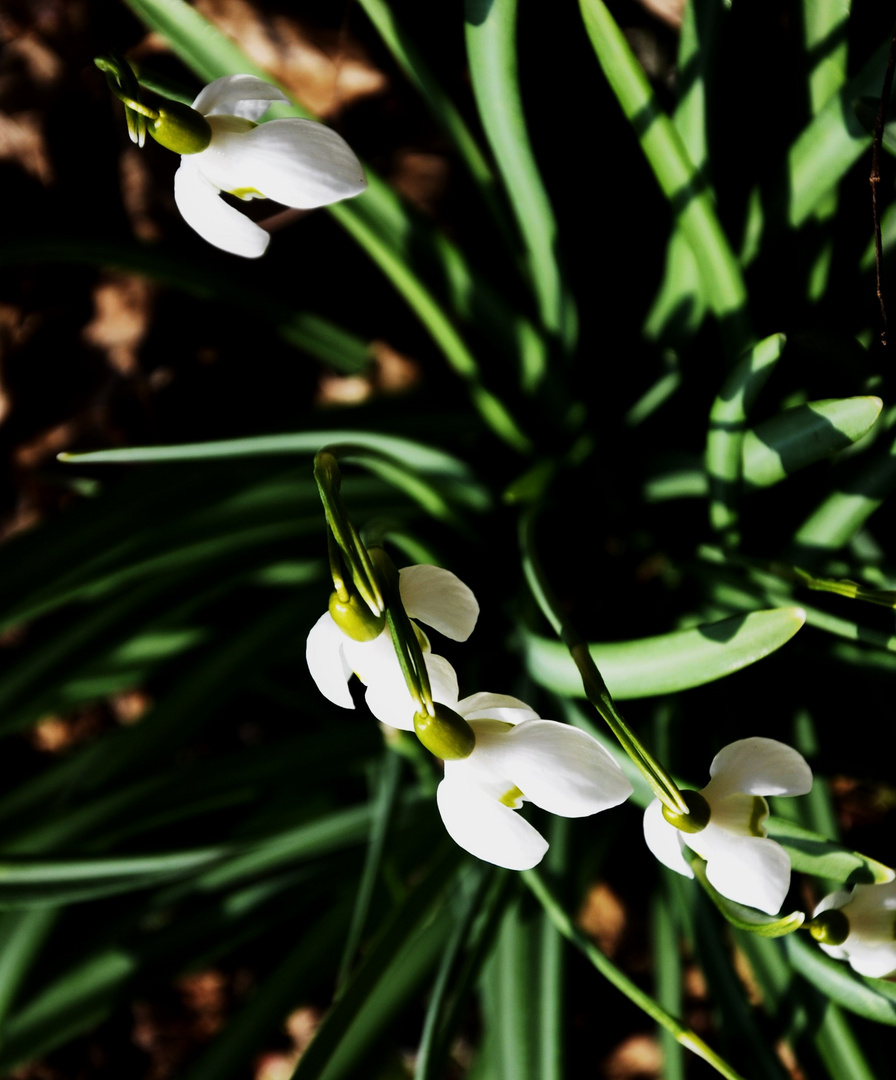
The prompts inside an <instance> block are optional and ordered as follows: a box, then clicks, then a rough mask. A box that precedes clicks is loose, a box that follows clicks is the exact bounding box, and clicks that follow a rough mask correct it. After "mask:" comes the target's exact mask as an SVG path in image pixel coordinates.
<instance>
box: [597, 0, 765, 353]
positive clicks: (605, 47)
mask: <svg viewBox="0 0 896 1080" xmlns="http://www.w3.org/2000/svg"><path fill="white" fill-rule="evenodd" d="M579 6H580V8H581V11H582V17H583V18H584V20H585V27H586V29H587V31H588V35H589V37H590V39H591V44H592V45H593V47H594V51H595V53H596V54H597V58H598V61H599V63H600V66H601V68H602V69H603V72H604V75H605V76H606V78H607V81H608V82H609V84H610V87H611V88H612V90H613V93H614V94H615V95H616V98H617V99H618V101H619V104H620V105H621V106H622V110H623V112H624V113H625V115H626V117H627V118H628V120H629V122H630V123H631V124H632V126H633V127H634V129H635V132H636V134H637V135H638V138H639V140H640V143H641V149H642V150H643V152H644V156H645V157H646V158H647V161H648V163H649V165H650V167H651V169H652V170H653V173H654V176H655V177H656V179H657V182H658V183H659V185H660V187H661V189H662V191H663V194H664V195H665V196H666V198H667V199H668V200H669V201H670V203H671V205H672V208H673V210H674V211H675V213H676V225H677V227H678V228H680V229H681V232H682V234H683V235H684V236H685V237H686V239H687V241H688V243H689V244H690V246H691V249H692V251H693V252H694V255H695V256H696V259H697V263H698V265H699V267H700V272H701V278H702V281H703V292H704V296H705V298H706V301H707V303H708V304H709V305H710V307H711V309H712V311H713V313H714V315H715V316H716V318H717V319H719V320H720V321H721V323H722V328H723V330H724V331H725V332H726V334H727V338H728V341H729V348H730V350H731V351H732V352H733V353H735V354H740V353H741V352H742V351H743V350H744V348H746V347H747V346H748V345H749V344H750V341H751V339H752V336H753V335H752V331H751V330H750V328H749V321H748V317H747V311H746V307H747V291H746V288H745V286H744V282H743V278H742V277H741V272H740V267H739V265H738V262H737V259H736V258H735V256H734V253H733V252H732V250H731V246H730V244H729V243H728V240H727V238H726V236H725V233H724V231H723V229H722V226H721V224H720V223H719V219H718V217H717V216H716V211H715V206H714V205H713V200H712V197H711V195H710V194H709V192H707V191H706V190H705V188H704V186H703V183H702V181H701V179H700V175H699V172H698V170H697V169H696V167H695V166H694V163H693V162H692V161H691V160H690V158H689V156H688V153H687V150H686V149H685V147H684V145H683V143H682V140H681V137H680V136H679V134H678V132H677V131H676V129H675V127H674V126H673V124H672V122H671V120H670V119H669V117H668V116H666V114H665V113H664V112H663V111H662V109H661V108H660V106H659V104H658V102H657V100H656V96H655V94H654V93H653V90H652V89H651V87H650V84H649V83H648V81H647V78H646V76H645V75H644V72H643V71H642V70H641V67H640V65H639V64H638V61H637V59H636V58H635V55H634V53H633V52H632V50H631V48H630V46H629V44H628V42H627V41H626V40H625V37H624V36H623V34H622V32H621V31H620V29H619V27H618V26H617V25H616V22H615V21H614V19H613V17H612V16H611V15H610V13H609V11H608V10H607V8H606V5H605V4H604V3H603V0H580V3H579Z"/></svg>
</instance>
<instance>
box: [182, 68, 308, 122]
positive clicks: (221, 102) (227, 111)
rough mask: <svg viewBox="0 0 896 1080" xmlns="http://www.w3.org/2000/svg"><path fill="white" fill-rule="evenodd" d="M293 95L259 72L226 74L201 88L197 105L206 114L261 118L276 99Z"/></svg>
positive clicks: (195, 104)
mask: <svg viewBox="0 0 896 1080" xmlns="http://www.w3.org/2000/svg"><path fill="white" fill-rule="evenodd" d="M288 100H289V98H288V97H287V96H286V94H284V93H283V92H282V91H281V90H278V89H277V87H276V86H271V84H270V83H267V82H265V81H264V79H259V78H256V76H255V75H222V77H221V78H220V79H215V80H214V81H213V82H210V83H209V84H208V86H205V87H203V89H202V90H200V91H199V94H198V96H197V98H196V100H195V101H194V102H193V108H194V109H196V111H197V112H201V113H202V115H203V116H221V115H226V116H243V117H245V118H246V119H247V120H258V119H259V118H260V117H261V116H263V115H264V113H266V112H267V110H268V109H269V108H270V107H271V103H272V102H274V101H288Z"/></svg>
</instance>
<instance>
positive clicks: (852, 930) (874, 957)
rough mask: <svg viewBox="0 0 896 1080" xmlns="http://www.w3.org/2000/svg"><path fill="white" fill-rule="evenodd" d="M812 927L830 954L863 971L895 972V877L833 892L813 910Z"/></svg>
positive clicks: (879, 975)
mask: <svg viewBox="0 0 896 1080" xmlns="http://www.w3.org/2000/svg"><path fill="white" fill-rule="evenodd" d="M809 930H810V932H811V934H812V936H813V937H814V938H815V939H816V940H817V941H818V943H819V945H821V947H822V949H824V951H825V952H826V953H827V954H828V955H829V956H833V957H834V959H836V960H845V961H846V962H847V963H848V964H849V966H850V967H851V968H852V969H853V971H857V972H858V973H859V974H860V975H868V976H870V977H871V978H873V979H880V978H883V977H884V976H886V975H896V881H889V882H887V883H886V884H884V885H856V886H855V888H853V889H852V890H849V889H840V890H839V891H838V892H834V893H831V894H830V895H829V896H826V897H825V898H824V900H822V901H821V903H820V904H819V905H818V907H816V909H815V911H814V912H813V919H812V922H811V923H809Z"/></svg>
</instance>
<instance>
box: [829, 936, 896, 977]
mask: <svg viewBox="0 0 896 1080" xmlns="http://www.w3.org/2000/svg"><path fill="white" fill-rule="evenodd" d="M846 946H847V948H846V952H847V959H848V960H849V966H850V967H851V968H852V969H853V971H857V972H858V973H859V975H866V976H867V977H868V978H869V979H883V978H885V977H886V976H887V975H893V974H894V973H896V942H892V941H890V942H864V941H857V942H855V943H852V942H851V941H850V940H849V939H847V941H846ZM825 951H826V952H827V951H829V950H827V949H826V950H825Z"/></svg>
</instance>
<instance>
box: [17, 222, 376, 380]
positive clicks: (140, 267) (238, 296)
mask: <svg viewBox="0 0 896 1080" xmlns="http://www.w3.org/2000/svg"><path fill="white" fill-rule="evenodd" d="M44 262H46V263H72V262H73V263H77V264H78V265H79V266H83V265H85V264H86V265H90V266H102V267H107V268H109V269H113V270H123V271H126V272H128V273H134V274H140V275H141V276H143V277H147V278H151V279H152V280H154V281H160V282H162V283H163V284H165V285H169V286H171V287H173V288H176V289H179V290H180V291H182V292H185V293H188V294H189V295H190V296H196V297H199V298H200V299H203V300H217V301H219V302H225V303H227V304H228V306H233V307H236V308H238V309H241V310H243V311H245V312H246V313H247V314H248V315H250V316H251V317H252V318H253V319H256V320H258V321H259V322H267V323H269V324H270V325H271V326H272V327H273V328H274V329H275V330H276V331H277V333H278V334H279V335H280V336H281V337H282V338H283V339H284V341H287V342H289V344H290V345H295V346H296V347H297V348H299V349H302V350H303V351H304V352H307V353H308V354H309V355H310V356H315V357H317V359H318V360H323V361H324V363H327V364H330V365H331V366H332V367H333V368H335V369H336V370H337V371H339V372H342V373H343V374H346V375H350V374H353V373H356V372H359V371H362V370H363V369H364V368H365V367H367V365H368V364H369V363H370V360H371V353H370V343H369V342H368V341H365V340H364V339H363V338H361V337H359V336H358V335H357V334H354V333H352V332H351V331H350V330H346V329H345V328H344V327H342V326H338V325H337V324H336V323H333V322H331V321H330V320H329V319H325V318H323V317H322V316H320V315H314V314H311V313H310V312H302V311H296V310H295V308H294V307H293V306H292V305H290V304H288V303H287V302H286V301H285V300H280V299H278V298H277V297H276V296H274V295H271V292H270V290H265V289H260V288H259V287H258V285H257V278H256V275H254V274H250V273H247V272H242V273H241V272H240V271H239V270H233V269H232V268H230V267H228V271H227V273H222V272H221V270H220V268H219V267H218V266H217V265H215V264H214V263H211V262H208V263H206V262H204V261H200V260H198V259H197V260H196V261H195V262H191V261H190V260H189V258H188V257H186V256H184V255H178V256H177V258H174V257H173V256H171V255H168V254H167V253H166V252H165V251H162V250H159V249H158V248H156V247H149V246H148V245H139V244H136V243H135V244H130V245H125V244H116V243H114V242H113V241H111V240H106V241H97V240H95V239H93V238H90V237H84V238H83V239H82V238H77V239H76V238H69V239H65V238H60V239H52V240H48V239H46V238H45V237H40V238H35V239H33V240H25V241H19V242H17V243H14V244H4V245H0V266H17V265H20V264H21V265H27V266H33V265H34V264H35V263H44Z"/></svg>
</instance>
